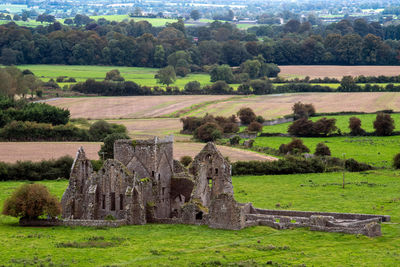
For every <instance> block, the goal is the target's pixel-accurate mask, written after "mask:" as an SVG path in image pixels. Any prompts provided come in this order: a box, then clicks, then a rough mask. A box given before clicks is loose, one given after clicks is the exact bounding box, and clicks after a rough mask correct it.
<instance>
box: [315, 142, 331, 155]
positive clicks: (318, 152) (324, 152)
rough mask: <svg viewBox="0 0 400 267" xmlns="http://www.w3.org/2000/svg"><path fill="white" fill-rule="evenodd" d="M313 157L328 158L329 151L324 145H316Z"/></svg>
mask: <svg viewBox="0 0 400 267" xmlns="http://www.w3.org/2000/svg"><path fill="white" fill-rule="evenodd" d="M314 155H316V156H320V157H323V156H330V155H331V150H330V149H329V147H328V146H327V145H325V144H324V143H318V144H317V147H316V148H315V153H314Z"/></svg>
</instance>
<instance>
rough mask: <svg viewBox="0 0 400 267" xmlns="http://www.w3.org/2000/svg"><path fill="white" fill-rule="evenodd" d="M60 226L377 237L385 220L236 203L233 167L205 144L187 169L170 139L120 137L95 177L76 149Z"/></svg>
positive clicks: (387, 217) (211, 147)
mask: <svg viewBox="0 0 400 267" xmlns="http://www.w3.org/2000/svg"><path fill="white" fill-rule="evenodd" d="M61 204H62V217H63V218H64V220H63V221H62V224H64V225H88V226H99V225H106V226H119V225H126V224H127V225H131V224H146V223H174V224H196V225H208V226H209V227H211V228H218V229H231V230H239V229H243V228H245V227H249V226H255V225H265V226H270V227H273V228H276V229H287V228H293V227H309V228H310V229H311V230H316V231H327V232H342V233H351V234H363V235H367V236H379V235H381V227H380V222H387V221H390V217H389V216H382V215H367V214H347V213H324V212H302V211H287V210H265V209H257V208H254V207H253V205H252V204H251V203H245V204H243V203H238V202H236V200H235V199H234V194H233V186H232V179H231V165H230V164H229V162H228V161H227V160H226V159H225V158H224V157H223V156H222V154H221V153H220V152H219V151H218V149H217V148H216V146H215V144H214V143H211V142H210V143H207V144H206V145H205V147H204V148H203V149H202V150H201V151H200V153H199V154H198V155H197V156H196V157H195V158H194V161H193V162H192V164H191V165H190V166H189V168H188V169H187V168H185V167H184V166H183V165H182V164H181V163H180V162H179V161H177V160H174V159H173V137H172V136H169V137H166V138H165V139H160V138H158V137H154V138H152V139H149V140H136V141H132V140H117V141H116V142H115V144H114V159H108V160H106V161H105V162H104V165H103V167H102V168H101V169H100V170H99V171H98V172H93V168H92V165H91V162H90V160H88V159H87V157H86V155H85V151H84V150H83V148H82V147H81V148H80V149H79V150H78V152H77V155H76V158H75V161H74V163H73V165H72V169H71V175H70V179H69V185H68V188H67V189H66V191H65V192H64V195H63V197H62V200H61Z"/></svg>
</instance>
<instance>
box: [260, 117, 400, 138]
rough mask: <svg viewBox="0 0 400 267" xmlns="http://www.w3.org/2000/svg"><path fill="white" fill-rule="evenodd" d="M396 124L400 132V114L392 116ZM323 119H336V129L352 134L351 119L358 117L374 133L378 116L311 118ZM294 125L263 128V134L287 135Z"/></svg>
mask: <svg viewBox="0 0 400 267" xmlns="http://www.w3.org/2000/svg"><path fill="white" fill-rule="evenodd" d="M391 116H392V118H393V120H394V122H395V126H396V129H395V130H400V129H399V128H400V114H397V113H395V114H391ZM323 117H326V118H328V119H332V118H334V119H336V127H338V128H339V129H340V131H341V132H342V133H350V129H349V119H350V118H351V117H357V118H359V119H360V120H361V127H362V128H363V129H364V130H365V131H367V132H374V131H375V129H374V124H373V123H374V121H375V119H376V114H358V115H340V116H318V117H311V118H310V119H311V120H312V121H317V120H319V119H321V118H323ZM291 124H292V123H291V122H289V123H282V124H278V125H271V126H264V127H263V132H264V133H287V130H288V128H289V126H290V125H291Z"/></svg>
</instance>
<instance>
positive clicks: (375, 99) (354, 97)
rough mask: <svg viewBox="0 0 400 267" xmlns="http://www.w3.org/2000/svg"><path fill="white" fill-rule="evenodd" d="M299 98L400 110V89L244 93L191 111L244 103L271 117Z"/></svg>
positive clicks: (219, 110) (323, 108) (324, 105)
mask: <svg viewBox="0 0 400 267" xmlns="http://www.w3.org/2000/svg"><path fill="white" fill-rule="evenodd" d="M298 101H301V102H303V103H312V104H313V105H314V106H315V108H316V110H317V112H340V111H363V112H375V111H378V110H384V109H393V110H400V93H381V92H378V93H299V94H280V95H261V96H248V97H246V96H244V97H242V98H235V99H231V100H230V101H224V102H218V103H215V104H210V105H207V106H204V107H200V108H198V109H193V111H192V112H190V113H188V114H187V115H191V116H204V115H205V114H206V113H209V114H214V115H216V114H218V115H221V116H230V115H231V114H236V113H237V111H238V110H239V109H240V108H242V107H250V108H252V109H253V110H254V112H255V113H256V114H257V115H261V116H263V117H264V118H266V119H271V118H277V117H281V116H284V115H288V114H291V113H292V110H291V109H292V106H293V104H294V103H296V102H298Z"/></svg>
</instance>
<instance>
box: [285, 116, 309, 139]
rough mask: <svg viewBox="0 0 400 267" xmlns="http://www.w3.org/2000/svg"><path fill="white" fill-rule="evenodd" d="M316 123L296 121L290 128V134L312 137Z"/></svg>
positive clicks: (302, 119)
mask: <svg viewBox="0 0 400 267" xmlns="http://www.w3.org/2000/svg"><path fill="white" fill-rule="evenodd" d="M313 125H314V123H313V122H312V121H310V120H308V119H306V118H301V119H298V120H296V121H294V122H293V123H292V124H291V125H290V126H289V128H288V133H289V134H291V135H295V136H310V132H311V130H312V128H313Z"/></svg>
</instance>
